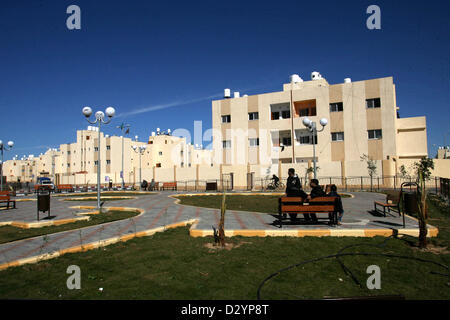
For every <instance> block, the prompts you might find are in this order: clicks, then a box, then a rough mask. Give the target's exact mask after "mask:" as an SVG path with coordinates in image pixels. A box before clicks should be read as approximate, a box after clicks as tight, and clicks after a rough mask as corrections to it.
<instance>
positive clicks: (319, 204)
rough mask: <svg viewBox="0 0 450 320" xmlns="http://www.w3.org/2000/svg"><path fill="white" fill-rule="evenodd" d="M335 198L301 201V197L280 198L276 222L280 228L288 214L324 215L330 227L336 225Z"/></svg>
mask: <svg viewBox="0 0 450 320" xmlns="http://www.w3.org/2000/svg"><path fill="white" fill-rule="evenodd" d="M337 199H338V198H337V197H317V198H313V199H309V200H308V199H303V198H301V197H281V198H279V199H278V220H277V221H276V222H275V225H276V224H279V226H280V228H281V227H282V225H283V219H286V218H287V215H288V214H311V213H314V214H322V213H326V214H327V218H326V219H328V220H329V221H330V223H331V224H332V225H337V223H338V218H337ZM321 219H322V218H321ZM277 222H278V223H277Z"/></svg>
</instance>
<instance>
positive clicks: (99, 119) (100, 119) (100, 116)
mask: <svg viewBox="0 0 450 320" xmlns="http://www.w3.org/2000/svg"><path fill="white" fill-rule="evenodd" d="M105 113H106V115H107V116H108V120H105ZM105 113H103V111H97V112H96V113H95V121H91V120H89V117H90V116H91V115H92V109H91V108H90V107H84V108H83V114H84V116H85V117H86V120H87V121H88V122H89V123H90V124H97V125H98V150H97V152H98V153H97V154H98V159H97V160H98V164H97V209H98V210H99V211H100V210H101V206H100V174H101V168H100V164H101V161H100V126H101V124H102V123H104V124H108V123H110V122H111V119H112V117H114V115H115V114H116V110H114V108H113V107H108V108H106V110H105Z"/></svg>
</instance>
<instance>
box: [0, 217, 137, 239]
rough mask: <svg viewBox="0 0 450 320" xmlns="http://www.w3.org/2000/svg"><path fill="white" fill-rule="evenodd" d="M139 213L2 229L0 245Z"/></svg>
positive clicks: (0, 228)
mask: <svg viewBox="0 0 450 320" xmlns="http://www.w3.org/2000/svg"><path fill="white" fill-rule="evenodd" d="M138 214H139V212H137V211H115V210H112V211H106V212H103V213H100V214H92V215H90V217H91V218H90V219H89V220H88V221H77V222H72V223H66V224H62V225H59V226H49V227H42V228H30V229H23V228H18V227H13V226H2V227H0V243H5V242H11V241H15V240H21V239H26V238H31V237H36V236H40V235H44V234H51V233H56V232H61V231H67V230H73V229H79V228H84V227H89V226H93V225H97V224H102V223H106V222H111V221H117V220H122V219H128V218H131V217H134V216H136V215H138Z"/></svg>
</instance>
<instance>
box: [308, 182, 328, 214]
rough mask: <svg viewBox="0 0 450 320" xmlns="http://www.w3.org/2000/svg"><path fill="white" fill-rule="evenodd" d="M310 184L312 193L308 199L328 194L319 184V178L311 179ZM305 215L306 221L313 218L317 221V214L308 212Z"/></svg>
mask: <svg viewBox="0 0 450 320" xmlns="http://www.w3.org/2000/svg"><path fill="white" fill-rule="evenodd" d="M309 186H310V187H311V193H310V194H309V196H308V199H314V198H317V197H323V196H325V195H326V194H325V192H324V191H323V189H322V187H321V186H320V185H319V180H317V179H311V181H310V182H309ZM304 216H305V219H306V221H310V220H312V221H313V222H317V216H316V214H315V213H311V214H309V213H307V214H305V215H304Z"/></svg>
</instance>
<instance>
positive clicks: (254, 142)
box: [248, 138, 259, 147]
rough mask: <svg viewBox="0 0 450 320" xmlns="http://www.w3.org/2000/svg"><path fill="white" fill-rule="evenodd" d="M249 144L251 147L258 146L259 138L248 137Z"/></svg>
mask: <svg viewBox="0 0 450 320" xmlns="http://www.w3.org/2000/svg"><path fill="white" fill-rule="evenodd" d="M248 144H249V146H250V147H257V146H259V138H250V139H248Z"/></svg>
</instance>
